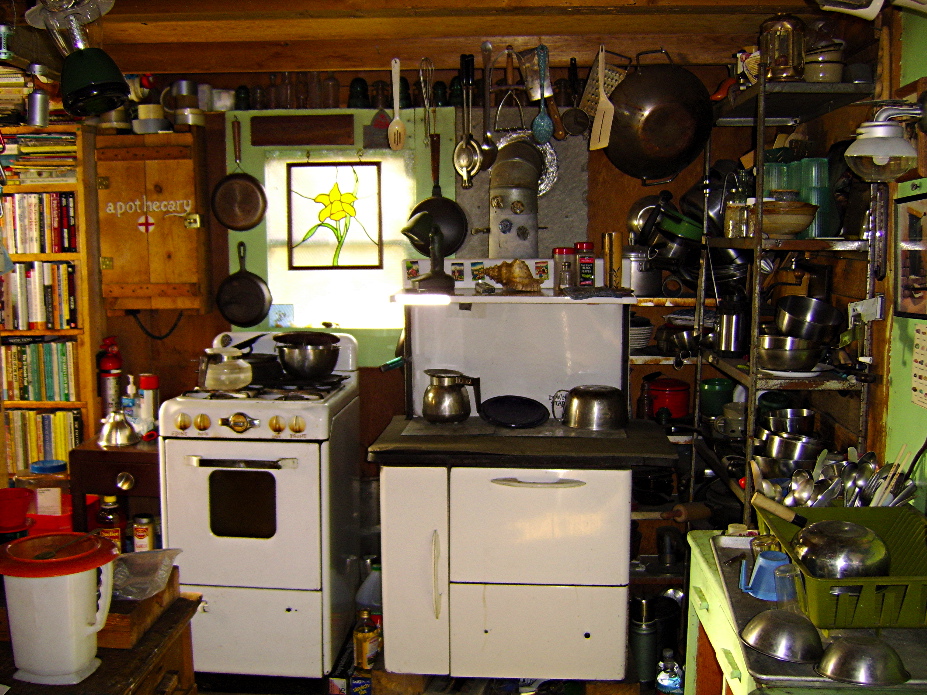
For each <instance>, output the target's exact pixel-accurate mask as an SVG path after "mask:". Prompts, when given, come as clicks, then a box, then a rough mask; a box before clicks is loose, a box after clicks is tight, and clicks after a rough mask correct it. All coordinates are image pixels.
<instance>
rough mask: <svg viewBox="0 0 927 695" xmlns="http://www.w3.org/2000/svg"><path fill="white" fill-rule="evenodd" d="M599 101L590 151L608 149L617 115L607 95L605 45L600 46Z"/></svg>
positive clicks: (593, 122) (590, 140) (593, 124)
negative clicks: (613, 122)
mask: <svg viewBox="0 0 927 695" xmlns="http://www.w3.org/2000/svg"><path fill="white" fill-rule="evenodd" d="M598 73H599V75H598V78H599V100H598V104H596V107H595V118H594V119H592V132H591V134H590V135H589V149H590V150H601V149H602V148H603V147H608V139H609V136H610V135H611V130H612V118H613V117H614V115H615V106H614V105H613V104H612V102H611V101H609V99H608V95H607V94H606V93H605V45H604V44H603V45H600V46H599V70H598Z"/></svg>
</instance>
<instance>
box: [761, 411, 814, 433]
mask: <svg viewBox="0 0 927 695" xmlns="http://www.w3.org/2000/svg"><path fill="white" fill-rule="evenodd" d="M815 415H816V413H815V411H813V410H808V409H807V408H784V409H782V410H773V411H770V413H769V414H768V415H764V416H763V418H762V419H761V424H762V425H763V426H764V427H765V428H766V429H769V430H772V431H773V432H788V433H790V434H807V435H810V434H813V433H814V418H815Z"/></svg>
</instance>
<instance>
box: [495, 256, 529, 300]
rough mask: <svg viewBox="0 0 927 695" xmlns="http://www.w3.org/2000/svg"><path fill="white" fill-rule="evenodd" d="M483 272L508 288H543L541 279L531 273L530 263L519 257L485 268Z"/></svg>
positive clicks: (523, 289) (526, 290)
mask: <svg viewBox="0 0 927 695" xmlns="http://www.w3.org/2000/svg"><path fill="white" fill-rule="evenodd" d="M483 274H484V275H485V276H486V277H488V278H489V279H491V280H495V281H496V282H498V283H499V284H500V285H502V286H503V287H504V288H505V289H507V290H515V291H516V292H537V291H538V290H540V289H541V281H540V280H538V279H537V278H536V277H534V276H533V275H532V274H531V269H530V268H528V264H527V263H525V262H524V261H523V260H521V259H519V258H516V259H515V260H514V261H502V263H500V264H499V265H494V266H491V267H489V268H485V269H484V270H483Z"/></svg>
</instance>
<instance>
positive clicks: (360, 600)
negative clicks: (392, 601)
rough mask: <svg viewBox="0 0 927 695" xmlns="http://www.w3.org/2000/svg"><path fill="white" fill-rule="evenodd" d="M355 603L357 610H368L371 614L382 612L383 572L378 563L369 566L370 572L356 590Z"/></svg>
mask: <svg viewBox="0 0 927 695" xmlns="http://www.w3.org/2000/svg"><path fill="white" fill-rule="evenodd" d="M355 603H356V604H357V610H368V611H370V614H371V615H382V614H383V574H382V571H381V568H380V565H373V567H371V568H370V574H368V575H367V578H366V579H365V580H364V582H363V583H362V584H361V585H360V589H358V590H357V596H356V597H355Z"/></svg>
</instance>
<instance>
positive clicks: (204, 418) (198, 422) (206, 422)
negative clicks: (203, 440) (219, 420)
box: [193, 413, 212, 432]
mask: <svg viewBox="0 0 927 695" xmlns="http://www.w3.org/2000/svg"><path fill="white" fill-rule="evenodd" d="M211 424H212V421H211V420H210V419H209V416H208V415H206V414H205V413H200V414H199V415H196V416H195V417H194V418H193V426H194V427H195V428H196V429H198V430H199V431H200V432H202V431H203V430H208V429H209V426H210V425H211Z"/></svg>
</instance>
